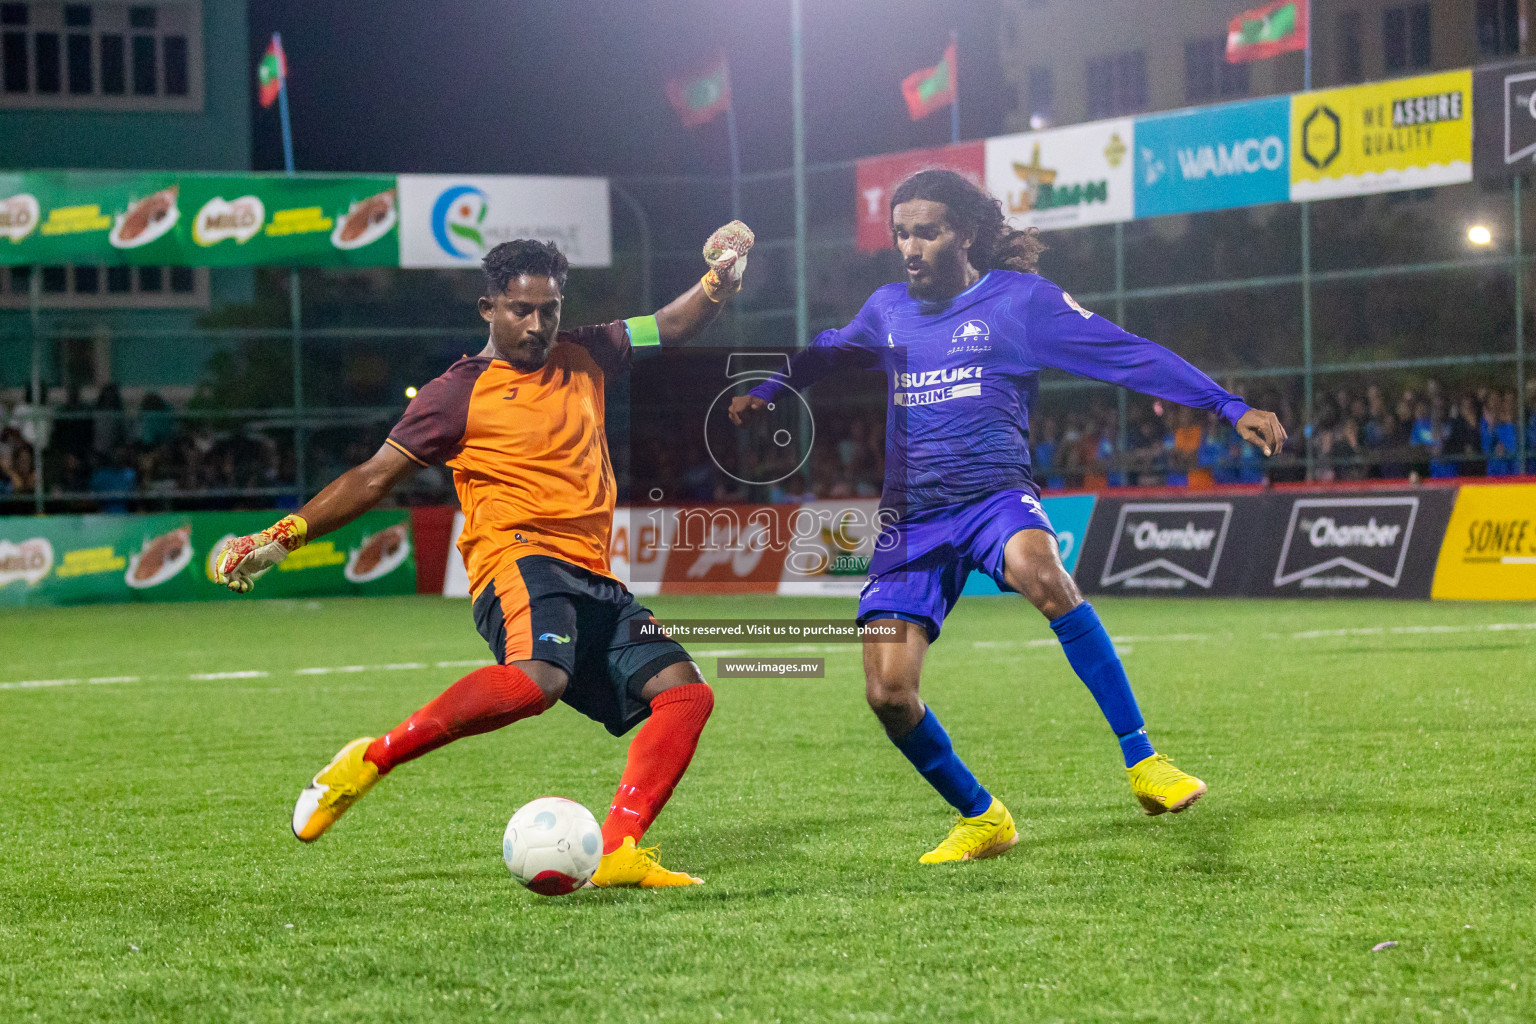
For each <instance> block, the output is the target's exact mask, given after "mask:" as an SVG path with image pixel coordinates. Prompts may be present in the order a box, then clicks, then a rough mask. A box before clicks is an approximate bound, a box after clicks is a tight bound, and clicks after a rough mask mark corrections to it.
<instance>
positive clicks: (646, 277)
mask: <svg viewBox="0 0 1536 1024" xmlns="http://www.w3.org/2000/svg"><path fill="white" fill-rule="evenodd" d="M608 187H609V188H611V189H613V194H614V195H616V196H618V197H619V198H620V199H622V200H624V205H626V206H628V207H629V211H630V212H631V213H633V214H634V215H635V224H636V226H637V227H639V229H640V308H641V309H642V310H644V311H645V312H647V313H650V312H654V310H655V308H656V307H654V306H652V305H651V221H650V218H648V217H647V216H646V215H645V207H643V206H641V205H640V200H638V199H636V198H635V197H634V196H633V195H631V194H630V191H629V189H627V188H625V187H624V186H623V185H620V184H619V183H618V182H616V181H614V180H613V179H612V178H610V179H608Z"/></svg>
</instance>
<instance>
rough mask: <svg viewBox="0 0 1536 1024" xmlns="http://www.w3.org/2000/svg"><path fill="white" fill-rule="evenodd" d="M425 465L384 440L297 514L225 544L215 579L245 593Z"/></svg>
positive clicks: (354, 517)
mask: <svg viewBox="0 0 1536 1024" xmlns="http://www.w3.org/2000/svg"><path fill="white" fill-rule="evenodd" d="M419 468H421V467H420V466H418V465H417V464H416V463H414V462H412V461H411V460H410V459H408V458H406V457H405V455H404V454H402V453H401V452H400V451H399V449H397V448H394V447H392V446H390V445H387V444H386V445H384V446H383V447H382V448H380V449H379V450H378V451H377V452H376V453H375V454H374V456H373V458H371V459H369V460H368V461H367V462H365V463H363V464H362V465H360V466H354V467H353V468H352V469H349V470H347V471H346V472H345V473H343V474H341V476H339V477H337V478H336V479H335V480H332V481H331V482H330V483H329V484H327V485H326V486H325V489H324V490H322V491H321V492H320V493H319V494H317V495H315V496H314V497H313V498H311V499H310V500H309V503H308V504H306V505H305V506H304V507H303V508H301V509H299V510H298V511H297V512H295V513H294V514H293V515H288V516H284V517H283V518H282V519H279V520H278V521H277V522H276V523H274V524H273V525H271V526H269V527H267V528H266V529H265V530H262V531H261V532H260V533H253V534H251V535H249V536H246V537H236V538H235V539H234V540H232V541H230V542H229V543H227V544H225V545H224V547H223V549H222V550H221V551H220V552H219V555H218V558H217V559H215V560H214V582H215V583H222V584H223V585H224V586H226V587H228V588H229V589H230V590H233V591H235V592H236V593H239V594H243V593H245V592H246V591H248V590H250V589H251V587H252V586H253V585H254V584H255V582H256V580H257V578H259V577H260V576H261V575H262V574H263V573H265V572H266V571H267V570H268V569H271V568H272V567H273V566H274V565H276V564H277V563H279V562H281V561H282V560H283V559H285V558H287V557H288V554H289V552H292V551H297V550H298V549H299V548H301V547H303V546H304V545H305V544H306V543H308V542H309V541H311V540H313V539H314V538H316V537H321V536H324V535H325V534H327V533H330V532H331V531H332V530H336V529H339V528H341V527H343V526H345V525H347V524H348V523H350V522H351V521H352V520H354V519H356V518H357V517H358V516H360V515H362V514H363V513H364V512H366V511H368V510H369V509H371V508H373V507H374V506H375V505H377V504H378V503H379V502H380V501H382V500H383V499H384V496H385V495H387V494H388V493H389V492H390V491H391V490H393V489H394V487H395V485H396V484H398V483H399V482H400V481H401V480H404V479H405V478H406V477H408V476H410V475H411V474H412V473H414V472H415V471H416V470H417V469H419Z"/></svg>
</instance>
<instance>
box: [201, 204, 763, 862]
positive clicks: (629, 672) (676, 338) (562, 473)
mask: <svg viewBox="0 0 1536 1024" xmlns="http://www.w3.org/2000/svg"><path fill="white" fill-rule="evenodd" d="M751 247H752V232H751V231H750V230H748V229H747V227H746V225H745V224H742V223H740V222H739V221H733V222H732V223H731V224H728V225H726V226H725V227H724V228H721V229H720V230H719V231H717V232H715V234H714V235H712V236H711V237H710V240H709V241H708V242H707V243H706V244H705V247H704V255H705V260H706V262H707V263H708V264H709V271H708V272H707V273H706V274H705V275H704V277H703V278H702V280H700V281H699V283H698V284H696V285H694V286H693V287H692V288H690V289H689V290H688V291H686V292H684V293H683V294H682V295H680V296H678V297H677V298H676V299H674V300H673V301H672V302H670V303H668V304H667V305H666V306H665V307H663V308H662V309H660V310H658V311H657V312H656V313H655V315H653V316H642V317H635V318H632V319H629V320H619V321H615V322H613V323H608V324H603V325H601V326H597V327H579V328H577V329H575V330H571V331H562V330H560V305H561V298H562V291H563V289H564V287H565V279H566V268H567V264H566V259H565V256H564V255H562V254H561V253H560V251H559V250H558V249H557V248H555V246H554V245H553V244H552V243H545V242H536V241H529V240H518V241H514V242H507V243H504V244H502V245H498V246H497V247H496V248H494V249H492V250H491V251H490V253H489V254H488V255H487V256H486V257H485V261H484V269H485V281H486V288H485V294H484V295H483V296H482V297H481V298H480V300H479V308H480V316H481V317H482V318H483V319H484V320H485V322H486V323H487V324H489V325H490V339H489V341H488V342H487V343H486V346H485V349H484V350H483V351H482V352H481V353H480V354H479V355H476V356H469V357H466V358H463V359H460V360H459V361H458V362H456V363H454V364H453V365H452V366H450V367H449V368H448V370H447V372H445V373H444V374H443V375H442V376H441V377H438V378H437V379H435V380H433V381H431V382H430V383H428V384H427V385H426V386H425V387H423V388H422V389H421V391H420V392H419V393H418V394H417V395H416V397H415V398H414V399H413V400H412V401H411V404H410V406H409V408H407V409H406V411H405V415H404V416H403V417H402V418H401V419H400V422H399V423H397V424H396V425H395V427H394V429H393V430H391V431H390V434H389V440H388V441H387V443H385V444H384V446H383V447H381V448H380V449H379V451H378V453H377V454H375V455H374V456H373V458H371V459H369V460H368V461H367V462H366V463H364V464H363V465H361V466H358V467H356V468H355V469H352V470H350V471H348V472H347V473H344V474H342V475H341V476H340V477H338V478H337V479H336V480H335V481H334V482H332V483H331V484H330V485H329V486H327V487H326V488H325V489H324V490H323V491H321V492H320V493H319V494H318V495H316V496H315V498H314V499H313V500H312V501H310V502H309V503H308V504H307V505H305V506H304V507H303V508H301V509H300V510H299V511H298V513H297V514H295V515H291V516H286V517H284V518H283V519H282V520H281V521H279V522H278V523H277V524H275V525H274V526H272V527H270V528H268V529H266V530H263V531H262V532H261V533H258V534H255V535H252V536H249V537H240V538H238V539H236V540H234V541H231V542H230V543H229V544H228V546H227V547H225V548H224V549H223V550H222V551H221V552H220V554H219V557H218V560H217V563H216V567H217V573H218V582H220V583H223V584H225V585H227V586H228V587H229V588H230V589H232V590H236V591H239V592H241V593H244V592H245V591H248V590H250V589H251V586H252V584H253V583H254V581H255V580H256V578H257V577H259V576H260V575H261V574H262V573H264V572H266V571H268V570H269V569H271V568H272V566H274V565H276V564H277V563H278V562H280V561H282V559H283V558H285V557H286V556H287V555H288V553H289V552H291V551H294V550H296V549H297V548H299V547H300V546H301V545H303V544H304V543H305V542H306V541H308V540H312V539H314V538H315V537H319V536H321V535H322V534H325V533H328V532H330V531H331V530H334V529H336V528H337V527H340V526H342V525H344V524H346V523H348V522H350V521H351V520H352V519H354V518H356V517H357V516H358V515H361V514H362V513H363V512H364V511H366V510H367V509H369V508H372V507H373V506H374V505H375V504H377V503H378V502H379V500H380V499H382V498H383V497H384V496H385V495H386V494H388V493H389V491H390V489H391V488H392V487H394V486H395V484H397V483H399V482H400V481H401V480H402V479H404V478H405V477H407V476H409V475H410V474H411V473H413V472H415V471H416V470H417V469H418V468H420V467H422V466H426V465H433V464H441V465H447V466H448V467H450V468H451V469H452V470H453V480H454V487H455V489H456V490H457V491H458V495H459V502H460V504H461V505H462V506H463V509H464V519H465V526H464V531H463V534H462V535H461V536H460V538H459V549H460V551H462V552H463V555H464V563H465V566H466V568H467V569H468V571H469V580H470V592H471V593H472V594H473V595H474V605H473V607H474V616H475V625H476V626H477V627H478V628H479V630H480V634H481V635H482V636H483V637H485V640H486V642H487V643H488V644H490V647H491V651H492V653H493V654H494V655H495V657H496V664H494V665H489V666H486V667H485V668H481V669H478V670H476V671H474V672H471V673H470V674H469V675H467V676H465V677H464V678H463V679H460V680H459V681H458V682H456V683H454V684H453V685H452V686H450V687H449V688H448V689H447V690H445V691H444V692H443V693H442V694H440V695H439V696H438V697H436V698H435V699H433V700H432V701H430V702H429V703H428V704H427V705H426V706H425V707H423V708H421V709H420V710H419V711H417V712H416V713H415V714H413V715H411V716H410V717H409V718H407V719H406V720H405V721H404V722H402V723H400V724H399V725H398V726H396V727H395V728H394V729H392V730H390V731H389V732H388V733H385V734H384V735H382V736H379V737H377V738H374V737H365V738H363V739H358V740H353V741H352V742H351V743H348V744H347V745H346V746H345V747H343V748H342V749H341V752H340V753H338V754H337V755H336V757H335V758H334V759H333V760H332V761H331V763H330V764H329V765H327V766H326V767H325V768H323V769H321V771H320V773H319V774H318V775H316V776H315V777H314V781H313V782H311V783H310V784H309V785H308V786H307V787H305V789H304V791H303V792H302V793H301V794H300V795H299V800H298V804H297V806H295V807H294V810H293V832H294V835H296V836H298V837H299V838H300V839H302V840H303V841H305V842H313V841H314V840H316V839H318V838H320V836H321V835H323V834H324V833H325V831H326V830H327V829H329V828H330V827H331V826H332V825H334V824H335V823H336V820H337V819H338V818H340V817H341V816H342V814H344V813H345V812H346V811H347V809H348V808H350V807H351V806H352V805H353V804H354V803H356V802H357V801H358V799H359V798H361V797H362V796H363V795H364V794H366V793H367V792H368V791H369V790H370V789H371V788H372V787H373V786H374V784H375V783H376V782H378V780H379V778H380V777H381V776H383V775H387V774H388V773H389V772H390V771H392V770H393V769H394V768H396V767H398V766H399V765H401V764H404V763H405V762H406V761H409V760H412V759H413V758H417V757H420V756H421V755H422V754H425V753H427V752H428V751H430V750H435V749H437V748H438V747H440V746H443V745H444V744H445V743H451V742H452V741H454V740H456V739H461V738H463V737H465V736H473V735H475V734H477V733H483V732H490V731H491V730H493V729H500V728H502V727H503V726H506V725H510V724H511V723H513V722H515V721H517V720H519V719H522V718H529V717H531V716H533V715H537V714H539V713H541V712H543V711H545V710H547V709H548V708H550V707H552V706H553V705H554V703H555V702H556V701H558V700H564V701H565V702H566V703H567V704H569V705H571V706H572V707H574V708H575V709H576V710H578V711H580V712H582V713H583V714H586V715H588V716H589V717H591V718H594V719H596V720H597V721H599V722H601V723H602V724H603V725H604V726H606V727H607V728H608V730H609V731H610V732H611V733H613V734H614V735H616V736H622V735H623V734H624V733H626V732H628V731H629V730H630V729H632V728H634V727H635V726H636V725H639V724H640V723H641V722H645V724H644V726H642V727H641V729H640V732H639V733H638V734H637V735H636V736H635V739H634V741H633V742H632V743H631V744H630V747H629V758H628V762H627V763H626V765H625V767H624V775H623V778H622V779H621V780H620V782H619V788H618V792H617V794H616V795H615V796H614V798H613V805H612V806H611V807H610V808H609V809H608V816H607V819H606V820H605V821H604V822H603V858H602V863H601V864H600V866H599V867H598V869H597V873H596V874H595V875H594V876H593V878H592V881H593V883H594V884H595V885H599V886H640V887H642V888H658V887H664V886H678V885H694V884H698V883H699V881H700V879H698V878H694V877H693V876H691V875H687V874H684V873H682V872H678V871H668V870H667V869H665V868H663V867H662V866H661V865H660V863H659V862H658V860H657V857H656V852H655V850H654V849H647V848H643V847H640V846H639V840H640V838H641V836H643V835H644V834H645V830H646V828H647V827H648V826H649V825H650V824H651V822H652V821H653V820H654V819H655V817H656V815H657V814H658V813H659V812H660V811H661V809H662V807H663V806H665V804H666V802H667V799H668V798H669V797H670V796H671V795H672V790H673V788H674V787H675V786H676V785H677V783H678V780H679V779H681V778H682V776H683V772H684V771H686V770H687V768H688V763H689V761H690V760H692V758H693V753H694V749H695V748H696V747H697V745H698V741H699V734H700V732H701V731H702V730H703V728H704V723H705V721H707V720H708V718H709V715H710V711H711V710H712V709H713V707H714V695H713V693H712V692H711V690H710V688H709V684H708V683H706V682H705V681H704V677H703V675H701V674H700V672H699V669H698V666H696V665H695V664H694V663H693V661H692V660H691V659H690V658H689V657H688V654H687V653H686V652H685V651H684V650H683V649H682V648H681V647H679V646H678V645H677V644H675V643H673V642H672V641H671V640H667V639H660V640H657V639H651V638H647V637H636V636H635V635H634V634H633V631H632V628H631V627H632V624H633V623H635V622H637V621H640V622H644V621H646V620H649V619H650V612H649V611H647V610H646V609H645V608H643V607H641V605H640V603H639V602H638V601H636V600H635V599H634V597H633V596H631V594H630V593H629V591H628V590H626V589H625V588H624V585H623V584H622V583H620V582H619V581H618V580H617V579H615V578H614V576H613V574H612V572H611V571H610V570H609V563H608V545H609V539H610V533H611V528H612V522H613V509H614V500H615V485H614V478H613V469H612V467H611V465H610V463H609V458H608V445H607V442H606V440H605V438H604V435H603V381H604V376H605V374H611V373H621V372H623V371H625V370H626V369H627V368H628V366H629V361H630V354H631V351H632V350H633V349H634V348H640V347H644V346H649V345H670V344H680V343H682V342H685V341H687V340H688V339H690V338H692V337H694V336H695V335H697V334H698V333H699V332H700V331H702V330H703V329H704V327H705V326H706V325H707V324H708V323H709V322H710V321H711V320H712V319H713V318H714V317H715V315H716V314H717V313H718V312H719V311H720V308H721V305H722V304H723V303H724V301H725V300H726V299H727V298H728V297H729V296H730V295H731V294H733V293H734V292H735V291H737V290H738V289H739V288H740V287H741V275H742V272H743V271H744V270H745V268H746V262H747V252H748V250H750V249H751Z"/></svg>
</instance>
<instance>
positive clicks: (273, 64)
mask: <svg viewBox="0 0 1536 1024" xmlns="http://www.w3.org/2000/svg"><path fill="white" fill-rule="evenodd" d="M287 77H288V58H287V57H285V56H283V41H282V39H280V38H279V37H278V35H277V33H275V32H274V33H273V34H272V45H271V46H268V47H267V52H266V53H264V54H262V55H261V63H260V64H257V65H256V85H257V87H258V92H257V93H256V100H257V102H259V103H260V104H261V105H262V106H263V107H270V106H271V105H272V104H274V103H276V102H277V94H278V93H279V92H282V90H283V79H285V78H287Z"/></svg>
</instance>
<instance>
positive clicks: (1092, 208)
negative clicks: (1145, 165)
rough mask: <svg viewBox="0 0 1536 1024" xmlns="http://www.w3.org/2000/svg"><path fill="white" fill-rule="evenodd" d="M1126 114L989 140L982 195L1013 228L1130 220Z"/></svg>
mask: <svg viewBox="0 0 1536 1024" xmlns="http://www.w3.org/2000/svg"><path fill="white" fill-rule="evenodd" d="M1135 124H1136V123H1135V121H1134V120H1132V119H1131V118H1128V117H1122V118H1115V119H1112V120H1108V121H1093V122H1091V123H1089V124H1079V125H1073V126H1071V127H1069V128H1051V129H1048V130H1046V131H1039V132H1022V133H1020V134H1017V135H1002V136H998V137H996V138H991V139H987V140H986V172H987V177H986V183H987V190H988V191H989V192H991V193H992V194H993V195H994V196H996V197H997V198H998V199H1000V200H1002V203H1003V213H1004V214H1005V215H1007V217H1008V221H1009V223H1010V224H1012V225H1013V226H1014V227H1038V228H1040V229H1041V230H1047V229H1054V228H1073V227H1084V226H1086V225H1089V224H1113V223H1116V222H1118V221H1126V220H1130V219H1131V218H1132V217H1134V216H1135V195H1134V193H1135V185H1134V183H1133V179H1134V177H1135V174H1134V170H1135V159H1134V156H1133V147H1134V146H1135V144H1136V127H1135Z"/></svg>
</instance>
